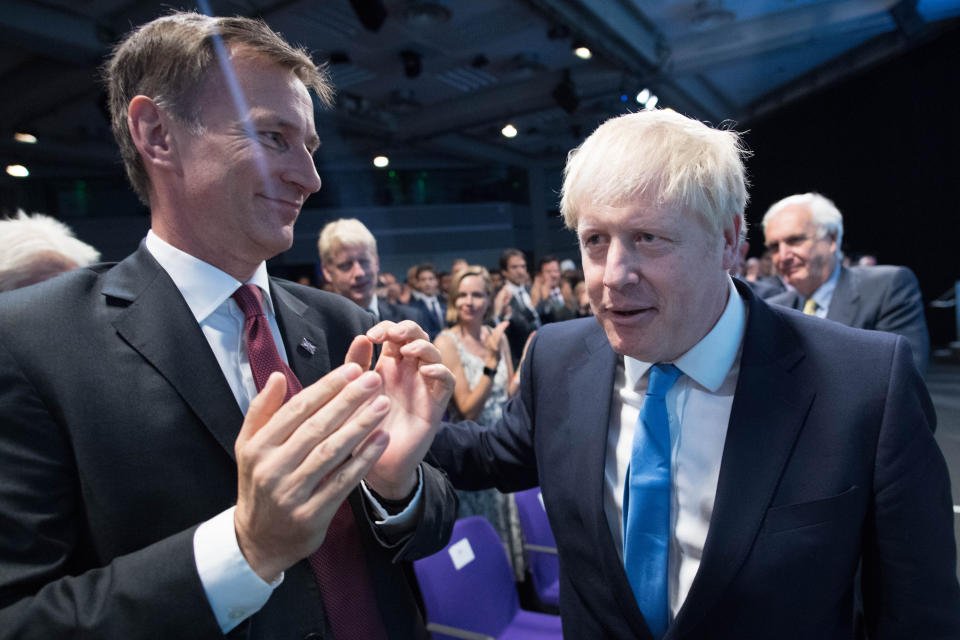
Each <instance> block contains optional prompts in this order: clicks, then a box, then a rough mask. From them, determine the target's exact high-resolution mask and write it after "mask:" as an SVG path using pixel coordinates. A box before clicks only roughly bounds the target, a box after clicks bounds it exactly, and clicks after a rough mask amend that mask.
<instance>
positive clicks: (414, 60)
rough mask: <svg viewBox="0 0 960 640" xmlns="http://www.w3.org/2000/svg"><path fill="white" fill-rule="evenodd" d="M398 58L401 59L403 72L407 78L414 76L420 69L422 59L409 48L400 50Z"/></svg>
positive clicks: (417, 74)
mask: <svg viewBox="0 0 960 640" xmlns="http://www.w3.org/2000/svg"><path fill="white" fill-rule="evenodd" d="M400 59H401V60H402V61H403V73H404V74H405V75H406V76H407V77H408V78H416V77H417V76H419V75H420V71H421V70H422V68H423V67H422V59H421V57H420V54H419V53H417V52H416V51H410V50H409V49H407V50H404V51H401V52H400Z"/></svg>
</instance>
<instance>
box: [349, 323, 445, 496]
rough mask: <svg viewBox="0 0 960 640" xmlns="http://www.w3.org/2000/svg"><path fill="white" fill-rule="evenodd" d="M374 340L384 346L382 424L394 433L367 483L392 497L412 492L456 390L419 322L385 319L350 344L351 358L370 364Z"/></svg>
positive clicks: (380, 364) (381, 359)
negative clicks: (384, 406) (387, 407)
mask: <svg viewBox="0 0 960 640" xmlns="http://www.w3.org/2000/svg"><path fill="white" fill-rule="evenodd" d="M372 343H378V344H382V345H383V349H382V351H381V354H380V357H379V359H378V360H377V365H376V368H375V371H376V372H377V373H378V374H379V375H380V378H381V379H382V381H383V393H384V394H386V396H387V397H388V398H390V410H389V412H388V413H387V416H386V418H385V419H384V421H383V423H382V425H381V428H382V429H383V430H384V431H386V432H387V433H388V434H389V435H390V444H389V446H388V447H387V450H386V451H385V452H384V453H383V455H382V456H380V459H379V460H378V461H377V463H376V464H375V465H374V467H373V468H372V469H371V470H370V472H369V473H368V474H367V476H366V479H367V482H368V483H370V485H371V486H372V487H373V489H374V490H375V491H376V492H377V493H379V494H380V495H382V496H384V497H387V498H391V499H397V500H399V499H402V498H404V497H406V496H408V495H409V494H410V493H411V492H412V491H413V489H414V487H415V486H416V482H417V475H416V469H417V466H418V465H419V464H420V461H421V460H423V456H424V454H426V452H427V449H429V448H430V444H431V443H432V442H433V436H434V435H435V434H436V432H437V429H438V428H439V426H440V418H441V417H442V416H443V412H444V410H446V408H447V402H448V401H449V400H450V395H451V394H452V393H453V386H454V377H453V374H452V373H450V370H449V369H447V368H446V367H445V366H443V364H441V362H440V351H439V350H438V349H437V348H436V347H435V346H434V345H433V344H431V343H430V342H429V340H428V339H427V334H426V333H425V332H424V331H423V329H421V328H420V327H419V326H417V325H416V324H415V323H413V322H411V321H409V320H406V321H404V322H401V323H400V324H395V323H393V322H381V323H380V324H378V325H376V326H375V327H373V328H372V329H370V331H368V332H367V335H366V337H364V336H358V337H357V338H355V339H354V343H353V344H352V345H351V346H350V351H349V352H348V354H347V360H348V362H356V363H358V364H361V365H363V364H364V358H365V359H366V360H365V361H366V363H369V358H370V356H369V353H370V352H371V350H372Z"/></svg>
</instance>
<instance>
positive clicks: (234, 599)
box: [193, 507, 283, 633]
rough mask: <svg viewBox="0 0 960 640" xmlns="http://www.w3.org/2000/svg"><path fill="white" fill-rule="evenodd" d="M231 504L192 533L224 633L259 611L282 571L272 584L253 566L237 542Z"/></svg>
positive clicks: (195, 553)
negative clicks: (251, 566) (252, 567)
mask: <svg viewBox="0 0 960 640" xmlns="http://www.w3.org/2000/svg"><path fill="white" fill-rule="evenodd" d="M235 510H236V507H231V508H229V509H227V510H226V511H224V512H223V513H221V514H219V515H217V516H214V517H213V518H211V519H210V520H207V521H206V522H204V523H203V524H201V525H200V526H199V527H197V530H196V532H195V533H194V534H193V557H194V561H195V562H196V563H197V573H199V574H200V582H201V583H202V584H203V591H204V593H206V595H207V601H208V602H209V603H210V608H211V609H212V610H213V614H214V616H216V618H217V624H219V625H220V630H221V631H222V632H223V633H227V632H229V631H230V630H231V629H233V628H234V627H236V626H237V625H238V624H240V623H241V622H243V621H244V620H246V619H247V618H248V617H250V616H252V615H253V614H254V613H256V612H257V611H259V610H260V609H261V607H263V605H264V604H266V603H267V600H269V599H270V595H271V594H272V593H273V590H274V589H276V588H277V587H278V586H280V583H281V582H283V574H282V573H281V574H280V577H279V578H277V579H276V580H275V581H274V582H272V583H267V582H264V581H263V579H262V578H261V577H260V576H258V575H257V573H256V572H255V571H254V570H253V569H251V568H250V565H249V564H248V563H247V560H246V558H244V557H243V553H242V552H241V551H240V546H239V545H238V544H237V533H236V530H235V529H234V526H233V512H234V511H235Z"/></svg>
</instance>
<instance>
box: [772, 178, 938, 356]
mask: <svg viewBox="0 0 960 640" xmlns="http://www.w3.org/2000/svg"><path fill="white" fill-rule="evenodd" d="M763 233H764V236H765V239H766V246H767V249H768V250H769V251H771V253H772V256H773V262H774V265H775V266H776V269H777V273H779V274H780V277H781V278H783V281H784V282H785V283H786V284H788V285H789V286H790V287H791V289H790V290H789V291H785V292H783V293H780V294H777V295H775V296H772V297H770V298H767V300H768V301H769V302H771V303H773V304H779V305H783V306H787V307H791V308H793V309H797V310H803V312H804V313H807V314H810V315H815V316H817V317H819V318H826V319H828V320H833V321H835V322H839V323H841V324H845V325H847V326H848V327H856V328H858V329H873V330H875V331H889V332H892V333H897V334H900V335H902V336H903V337H905V338H906V339H907V340H908V341H909V343H910V349H911V350H912V351H913V360H914V362H915V363H916V365H917V369H919V370H920V373H921V374H924V373H926V371H927V361H928V360H929V358H930V335H929V333H928V332H927V321H926V317H925V316H924V312H923V296H922V295H921V294H920V285H919V283H918V282H917V278H916V276H914V275H913V272H912V271H911V270H910V269H908V268H907V267H896V266H887V265H885V266H878V267H859V266H856V267H845V266H843V265H842V264H841V262H840V258H841V256H842V255H843V254H842V252H841V251H840V247H841V245H842V242H843V216H842V215H841V214H840V210H839V209H837V207H836V205H835V204H834V203H833V201H831V200H830V199H829V198H826V197H824V196H822V195H820V194H819V193H803V194H798V195H792V196H788V197H786V198H784V199H782V200H780V201H778V202H775V203H774V204H773V205H771V206H770V208H769V209H768V210H767V213H766V214H765V215H764V216H763Z"/></svg>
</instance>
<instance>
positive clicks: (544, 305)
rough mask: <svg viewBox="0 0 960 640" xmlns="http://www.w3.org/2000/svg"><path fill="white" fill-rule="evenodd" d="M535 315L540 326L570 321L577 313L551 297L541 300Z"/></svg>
mask: <svg viewBox="0 0 960 640" xmlns="http://www.w3.org/2000/svg"><path fill="white" fill-rule="evenodd" d="M537 313H538V314H539V315H540V322H541V324H549V323H551V322H563V321H564V320H572V319H574V318H576V317H577V313H576V312H575V311H574V310H573V309H570V308H568V307H567V305H565V304H562V303H560V302H557V301H556V300H554V299H553V298H552V297H548V298H546V299H544V300H541V301H540V302H539V303H538V304H537ZM521 349H522V347H521Z"/></svg>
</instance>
